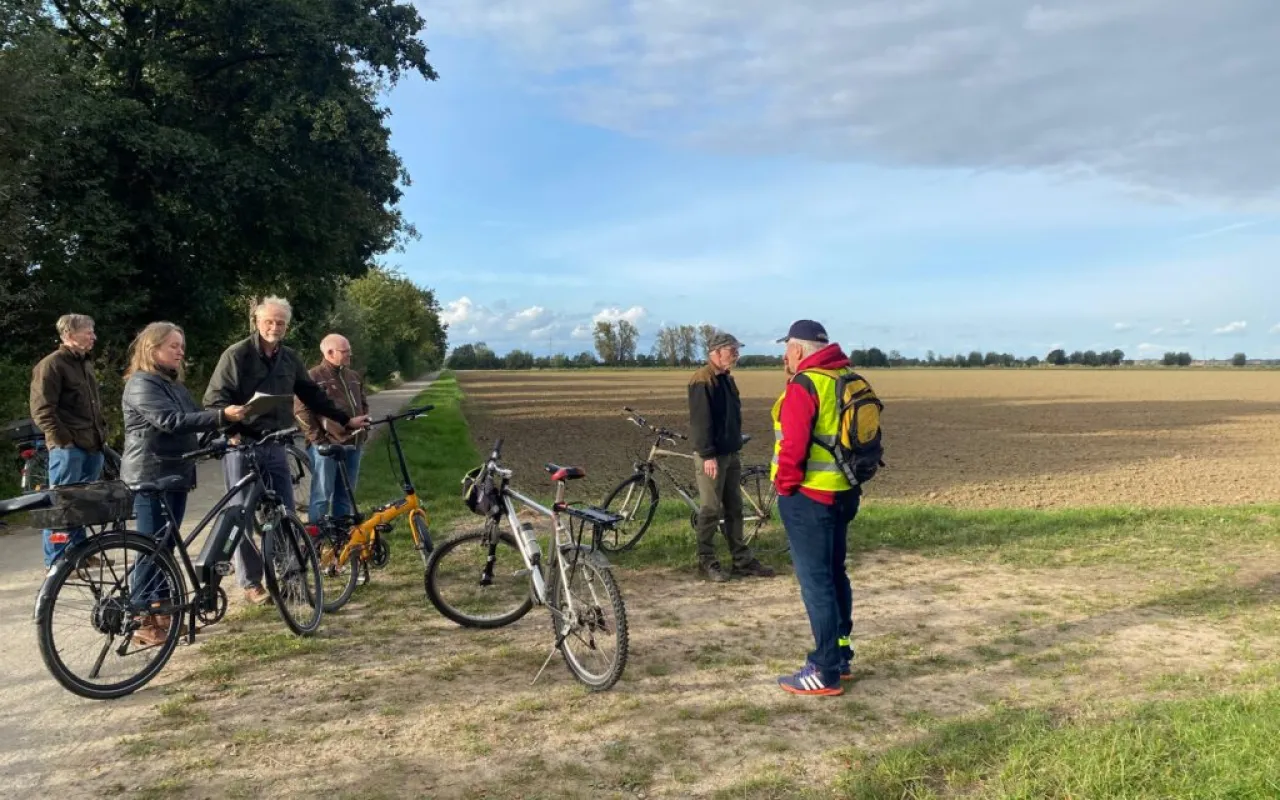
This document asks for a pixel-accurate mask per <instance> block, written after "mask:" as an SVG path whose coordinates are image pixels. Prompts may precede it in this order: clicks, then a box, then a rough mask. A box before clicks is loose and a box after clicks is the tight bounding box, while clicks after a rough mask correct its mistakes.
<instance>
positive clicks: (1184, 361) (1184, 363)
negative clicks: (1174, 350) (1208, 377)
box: [1178, 350, 1191, 367]
mask: <svg viewBox="0 0 1280 800" xmlns="http://www.w3.org/2000/svg"><path fill="white" fill-rule="evenodd" d="M1178 366H1180V367H1189V366H1191V354H1190V353H1188V352H1187V351H1185V350H1183V351H1182V352H1180V353H1178Z"/></svg>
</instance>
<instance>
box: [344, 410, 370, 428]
mask: <svg viewBox="0 0 1280 800" xmlns="http://www.w3.org/2000/svg"><path fill="white" fill-rule="evenodd" d="M367 427H369V415H368V414H364V415H363V416H359V417H352V418H351V421H350V422H348V423H347V430H349V431H358V430H360V429H361V428H367Z"/></svg>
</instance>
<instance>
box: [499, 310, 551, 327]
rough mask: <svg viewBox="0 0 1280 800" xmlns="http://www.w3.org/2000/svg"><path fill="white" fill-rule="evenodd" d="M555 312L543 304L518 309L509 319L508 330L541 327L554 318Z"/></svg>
mask: <svg viewBox="0 0 1280 800" xmlns="http://www.w3.org/2000/svg"><path fill="white" fill-rule="evenodd" d="M554 316H555V314H553V313H552V312H550V311H547V309H545V308H543V307H542V306H530V307H529V308H526V309H523V310H521V311H517V312H516V313H514V314H512V315H511V316H510V318H508V319H507V330H509V331H530V332H533V329H541V328H543V327H545V326H546V323H547V322H548V321H550V320H551V319H552V318H554Z"/></svg>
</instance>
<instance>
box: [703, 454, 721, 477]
mask: <svg viewBox="0 0 1280 800" xmlns="http://www.w3.org/2000/svg"><path fill="white" fill-rule="evenodd" d="M718 470H719V465H718V464H717V463H716V460H715V459H714V458H708V459H705V460H704V461H703V462H702V471H703V472H705V473H706V474H707V477H708V478H710V479H711V480H715V479H716V472H717V471H718Z"/></svg>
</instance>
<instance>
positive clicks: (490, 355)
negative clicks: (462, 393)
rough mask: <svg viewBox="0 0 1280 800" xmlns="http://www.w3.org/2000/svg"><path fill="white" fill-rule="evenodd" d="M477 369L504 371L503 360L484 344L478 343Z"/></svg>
mask: <svg viewBox="0 0 1280 800" xmlns="http://www.w3.org/2000/svg"><path fill="white" fill-rule="evenodd" d="M476 369H502V359H501V358H499V357H498V354H497V353H495V352H493V350H491V349H490V348H489V345H487V344H485V343H484V342H476Z"/></svg>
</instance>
